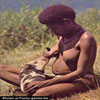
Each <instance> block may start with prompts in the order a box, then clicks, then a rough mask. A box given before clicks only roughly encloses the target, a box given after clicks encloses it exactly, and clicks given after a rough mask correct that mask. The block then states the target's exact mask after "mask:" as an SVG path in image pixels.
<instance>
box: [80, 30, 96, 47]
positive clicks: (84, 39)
mask: <svg viewBox="0 0 100 100" xmlns="http://www.w3.org/2000/svg"><path fill="white" fill-rule="evenodd" d="M80 45H81V46H96V45H97V44H96V40H95V38H94V36H93V35H92V33H90V32H88V31H86V32H84V33H83V34H82V36H81V38H80Z"/></svg>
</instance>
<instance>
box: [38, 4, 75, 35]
mask: <svg viewBox="0 0 100 100" xmlns="http://www.w3.org/2000/svg"><path fill="white" fill-rule="evenodd" d="M75 16H76V14H75V11H74V10H73V9H72V8H70V7H68V6H65V5H62V4H57V5H52V6H50V7H47V8H46V9H44V10H43V11H42V12H41V13H40V15H39V17H38V18H39V21H40V23H42V24H45V25H47V26H48V27H49V28H50V29H51V30H52V31H53V32H54V33H55V34H57V35H64V34H65V32H66V33H68V32H69V31H70V30H71V26H72V24H73V23H74V20H75Z"/></svg>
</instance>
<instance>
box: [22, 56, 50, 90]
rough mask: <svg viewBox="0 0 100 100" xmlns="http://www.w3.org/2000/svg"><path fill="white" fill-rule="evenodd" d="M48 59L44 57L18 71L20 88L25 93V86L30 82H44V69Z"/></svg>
mask: <svg viewBox="0 0 100 100" xmlns="http://www.w3.org/2000/svg"><path fill="white" fill-rule="evenodd" d="M48 61H49V58H46V57H44V56H42V57H40V58H38V59H36V60H35V61H32V62H30V63H28V64H26V65H25V66H24V67H22V68H21V71H20V87H21V90H22V91H23V92H25V85H26V84H28V83H30V82H32V81H43V80H45V78H46V77H45V74H44V68H45V66H46V65H47V64H48Z"/></svg>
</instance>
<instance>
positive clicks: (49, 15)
mask: <svg viewBox="0 0 100 100" xmlns="http://www.w3.org/2000/svg"><path fill="white" fill-rule="evenodd" d="M75 15H76V14H75V12H74V10H73V9H72V8H70V7H68V6H65V5H61V4H58V5H53V6H50V7H47V8H46V9H44V10H43V11H42V12H41V13H40V15H39V21H40V23H42V24H45V25H46V26H47V27H48V28H50V29H51V31H52V32H53V33H54V34H56V35H57V36H58V37H59V41H58V43H57V44H56V45H55V46H54V47H53V48H52V49H51V50H50V51H49V52H48V53H47V54H46V57H50V56H51V55H53V54H54V53H55V52H59V57H58V58H57V60H56V61H55V63H54V65H53V66H52V71H53V73H54V74H55V75H56V76H57V77H56V78H52V79H48V80H45V81H41V82H40V81H35V82H31V83H29V84H28V85H27V86H26V92H27V93H32V91H34V89H35V88H38V90H37V91H36V92H35V93H33V94H32V96H51V97H63V96H69V95H70V94H72V93H75V92H83V91H87V90H89V89H91V88H95V87H96V85H95V79H94V71H93V64H94V61H95V58H96V49H97V45H96V41H95V39H94V37H93V36H92V34H91V33H89V32H88V31H86V30H84V29H83V28H82V27H81V26H80V25H78V24H77V23H76V22H75ZM0 70H1V71H0V78H1V79H3V80H5V81H8V82H10V83H12V84H15V85H18V86H19V69H17V68H14V67H11V66H9V67H8V66H4V65H1V69H0ZM5 74H7V76H4V75H5Z"/></svg>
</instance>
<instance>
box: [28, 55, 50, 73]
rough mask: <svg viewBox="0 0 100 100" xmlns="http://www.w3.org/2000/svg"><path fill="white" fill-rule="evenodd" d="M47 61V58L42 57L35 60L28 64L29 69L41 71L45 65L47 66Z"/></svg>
mask: <svg viewBox="0 0 100 100" xmlns="http://www.w3.org/2000/svg"><path fill="white" fill-rule="evenodd" d="M48 61H49V59H48V58H47V57H45V56H42V57H40V58H38V59H36V60H35V61H32V62H30V63H28V65H31V67H33V68H35V69H37V70H41V71H43V70H44V68H45V66H46V64H48Z"/></svg>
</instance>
